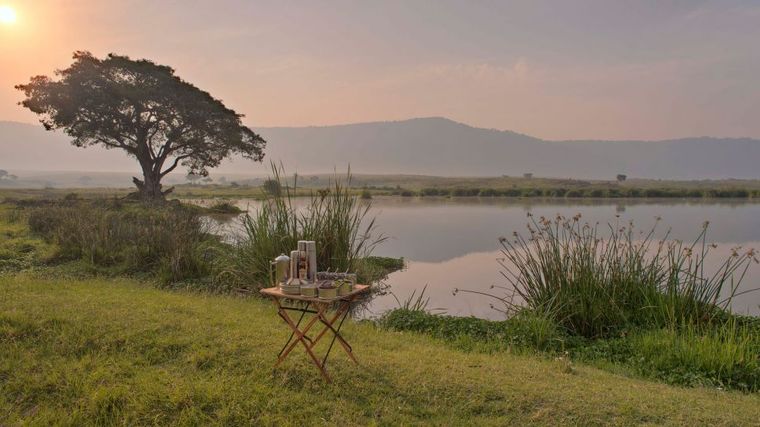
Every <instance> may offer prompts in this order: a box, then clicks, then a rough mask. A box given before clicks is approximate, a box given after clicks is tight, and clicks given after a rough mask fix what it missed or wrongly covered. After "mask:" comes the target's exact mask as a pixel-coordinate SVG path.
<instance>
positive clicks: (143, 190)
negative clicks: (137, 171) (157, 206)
mask: <svg viewBox="0 0 760 427" xmlns="http://www.w3.org/2000/svg"><path fill="white" fill-rule="evenodd" d="M132 182H134V183H135V186H137V190H138V193H139V196H140V199H142V200H144V201H148V202H162V201H164V200H165V199H166V195H167V194H169V193H171V192H172V190H174V187H172V188H169V189H168V190H166V191H162V190H161V188H162V186H161V176H160V174H157V173H153V172H152V171H143V180H142V181H141V180H139V179H137V178H136V177H132Z"/></svg>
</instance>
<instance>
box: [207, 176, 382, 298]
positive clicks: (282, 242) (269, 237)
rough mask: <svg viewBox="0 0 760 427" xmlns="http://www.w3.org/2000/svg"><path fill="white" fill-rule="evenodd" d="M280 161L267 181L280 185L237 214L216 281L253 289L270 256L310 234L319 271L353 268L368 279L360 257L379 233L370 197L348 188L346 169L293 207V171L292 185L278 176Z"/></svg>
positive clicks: (265, 277)
mask: <svg viewBox="0 0 760 427" xmlns="http://www.w3.org/2000/svg"><path fill="white" fill-rule="evenodd" d="M283 175H284V171H283V168H282V166H280V167H277V166H275V165H274V164H273V165H272V177H271V178H269V180H270V181H272V182H276V183H277V184H278V188H280V189H281V191H278V192H271V191H265V192H263V195H264V197H265V199H264V201H263V203H262V205H261V207H260V208H259V209H257V210H256V211H255V212H254V213H253V214H246V215H245V216H244V217H243V220H242V225H243V230H244V233H243V236H242V237H241V238H240V239H239V240H238V241H237V242H236V243H235V244H234V249H233V250H232V251H231V252H230V254H229V256H227V257H226V258H225V259H224V260H223V261H222V265H221V266H220V271H219V274H218V276H217V282H218V283H219V284H220V285H222V286H233V287H236V288H244V289H250V288H254V289H258V288H261V287H264V286H266V285H267V284H268V282H269V268H270V262H271V260H273V259H274V258H275V257H276V256H278V255H279V254H281V253H284V254H286V255H289V254H290V251H291V250H294V249H295V248H296V246H297V243H298V241H299V240H314V241H315V242H316V245H317V265H318V266H319V269H320V270H322V271H325V270H329V271H336V272H345V271H354V272H357V273H359V276H360V277H359V279H360V280H364V281H366V280H368V279H370V278H369V277H368V272H367V271H363V266H364V263H362V262H360V260H362V259H364V258H366V257H368V256H369V255H370V254H371V253H372V250H373V249H374V248H375V246H376V245H378V244H379V243H380V242H382V241H383V240H385V237H384V236H382V235H379V234H376V225H375V218H374V217H371V216H370V215H369V214H370V209H371V202H368V201H363V202H362V201H360V200H359V198H358V197H357V196H355V195H353V194H352V193H351V191H350V182H351V172H350V170H349V171H348V173H347V175H346V177H345V178H344V179H341V178H340V177H337V176H336V177H335V178H334V179H333V180H332V181H331V182H330V185H329V186H328V188H326V189H323V190H319V191H317V192H311V195H310V196H309V197H308V199H306V205H305V206H303V207H300V208H299V207H297V206H296V204H295V202H296V193H297V190H298V177H297V175H296V176H295V178H294V179H293V185H292V186H291V185H288V183H287V182H285V180H284V179H283Z"/></svg>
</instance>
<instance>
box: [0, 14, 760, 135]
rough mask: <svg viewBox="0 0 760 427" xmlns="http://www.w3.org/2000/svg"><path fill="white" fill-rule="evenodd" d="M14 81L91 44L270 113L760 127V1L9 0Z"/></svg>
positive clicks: (4, 115)
mask: <svg viewBox="0 0 760 427" xmlns="http://www.w3.org/2000/svg"><path fill="white" fill-rule="evenodd" d="M0 4H2V5H8V6H10V7H12V8H13V9H15V10H16V12H17V15H18V20H17V22H15V23H13V24H6V25H0V70H2V73H0V120H7V121H18V122H24V123H34V122H35V118H34V116H33V115H32V114H31V113H30V112H28V111H25V110H24V109H22V108H21V107H19V106H18V105H16V102H18V101H19V100H20V99H21V94H20V93H19V92H18V91H16V90H14V89H13V85H15V84H19V83H24V82H26V81H28V79H29V78H30V77H31V76H33V75H38V74H45V75H51V74H52V73H53V71H54V70H55V69H58V68H64V67H66V66H68V65H69V64H70V63H71V54H72V52H73V51H75V50H89V51H92V52H93V53H94V54H96V55H98V56H103V55H105V54H107V53H109V52H115V53H120V54H126V55H130V56H131V57H133V58H148V59H151V60H154V61H156V62H158V63H160V64H166V65H170V66H172V67H174V68H176V69H177V73H178V74H179V75H180V76H181V77H183V78H184V79H186V80H188V81H190V82H191V83H193V84H196V85H197V86H198V87H200V88H201V89H204V90H207V91H209V92H210V93H211V94H212V95H213V96H215V97H218V98H220V99H222V100H224V101H225V103H226V104H227V105H228V106H229V107H231V108H234V109H235V110H237V111H238V112H240V113H243V114H245V115H246V119H245V121H246V123H248V124H250V125H252V126H253V128H254V129H256V128H257V127H268V128H269V127H302V126H330V125H337V124H351V123H364V122H378V121H380V122H383V121H395V120H404V119H409V118H415V117H446V118H449V119H451V120H454V121H457V122H462V123H466V124H468V125H471V126H474V127H479V128H487V129H499V130H510V131H514V132H518V133H521V134H526V135H530V136H534V137H538V138H542V139H548V140H568V139H573V140H577V139H580V140H588V139H594V140H633V139H635V140H661V139H674V138H682V137H689V136H701V135H709V136H718V137H752V138H759V137H760V121H759V120H757V119H756V118H757V117H758V116H760V86H759V85H757V84H756V76H757V75H758V72H759V71H760V44H758V43H757V42H756V40H758V38H759V37H758V36H760V26H758V25H756V23H757V22H758V21H760V3H757V2H752V1H740V0H732V1H724V2H717V1H669V2H635V3H634V2H622V1H580V0H576V1H568V2H549V1H515V2H509V3H491V2H465V1H441V2H436V3H435V4H430V3H426V2H421V1H388V2H382V3H356V2H348V1H334V2H329V3H313V2H288V3H283V2H269V1H262V2H247V1H242V0H226V1H219V2H213V3H211V2H193V3H191V4H190V3H186V2H149V1H147V0H132V1H128V2H100V1H94V0H67V1H52V0H39V1H34V2H29V1H20V0H0Z"/></svg>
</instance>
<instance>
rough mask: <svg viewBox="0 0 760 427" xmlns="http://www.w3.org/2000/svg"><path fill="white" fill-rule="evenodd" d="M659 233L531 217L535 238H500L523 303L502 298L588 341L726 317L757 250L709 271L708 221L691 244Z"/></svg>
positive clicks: (506, 270) (736, 252) (506, 271)
mask: <svg viewBox="0 0 760 427" xmlns="http://www.w3.org/2000/svg"><path fill="white" fill-rule="evenodd" d="M658 221H659V220H658ZM656 228H657V225H655V227H653V228H652V229H651V230H649V231H647V232H639V231H638V230H637V229H636V228H635V227H634V224H633V223H626V224H609V225H608V226H606V227H600V226H599V224H595V225H592V224H588V223H584V222H583V221H581V218H580V215H578V216H575V217H573V218H565V217H563V216H557V217H556V218H554V219H547V218H544V217H542V218H540V219H535V218H533V217H532V216H531V217H530V224H529V225H528V233H527V235H525V234H521V233H517V232H515V233H514V234H513V236H512V238H506V237H502V238H501V239H500V241H501V244H502V247H503V248H502V253H503V255H504V259H503V260H502V261H500V263H501V265H502V267H503V271H502V273H503V275H504V276H505V277H506V278H507V279H508V281H509V282H510V285H511V286H510V287H509V288H511V289H514V293H515V296H516V297H517V298H516V300H517V302H515V300H514V299H513V297H512V296H510V298H499V300H500V301H502V302H503V303H504V304H505V309H506V310H508V311H509V310H516V309H517V310H519V309H521V308H522V307H529V308H530V309H532V310H535V311H540V312H544V313H547V314H549V315H550V316H551V317H552V318H554V319H555V320H556V321H557V322H558V323H559V324H560V325H562V326H563V327H565V328H566V329H567V330H568V331H570V332H571V333H572V334H575V335H580V336H583V337H587V338H595V337H605V336H611V335H615V334H617V333H619V332H620V331H621V330H624V329H626V328H630V327H631V326H635V327H643V328H663V327H677V326H682V325H706V324H710V323H715V321H716V320H718V319H721V318H723V317H722V315H723V314H724V313H726V312H727V311H728V309H729V306H730V304H731V301H732V299H733V298H734V297H735V296H736V294H737V292H738V289H739V285H740V283H741V282H742V279H743V278H744V276H745V274H746V272H747V269H748V268H749V266H750V264H751V263H752V262H757V257H756V253H755V251H754V250H752V249H750V250H742V249H741V248H734V249H733V250H732V254H731V256H729V257H728V258H727V259H726V260H724V261H723V262H722V263H721V264H719V265H718V266H717V268H715V267H714V266H713V267H712V268H707V265H706V261H707V258H708V256H709V254H710V251H711V250H712V249H714V247H715V246H714V245H711V244H708V242H707V228H708V224H707V223H705V224H704V227H703V229H702V231H701V232H700V234H699V236H698V237H697V238H696V239H695V240H694V241H692V242H690V243H685V242H683V241H679V240H669V239H668V237H669V233H668V232H666V233H665V234H664V236H663V237H662V238H661V239H656V238H655V233H656ZM603 230H607V231H606V232H603Z"/></svg>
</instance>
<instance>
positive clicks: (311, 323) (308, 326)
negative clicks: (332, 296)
mask: <svg viewBox="0 0 760 427" xmlns="http://www.w3.org/2000/svg"><path fill="white" fill-rule="evenodd" d="M276 304H277V306H278V308H279V313H280V316H281V317H282V318H283V320H285V322H286V323H287V324H288V326H290V328H291V329H293V333H294V334H295V335H296V340H295V341H293V342H292V343H291V344H290V345H289V346H287V348H286V349H285V351H284V353H283V354H282V355H281V356H279V357H278V359H277V363H275V365H274V367H275V368H276V367H277V366H279V365H280V363H282V361H283V360H285V358H286V357H287V356H288V354H290V352H291V351H292V350H293V349H294V348H295V346H296V345H298V343H299V342H300V343H301V344H303V347H304V348H305V349H306V353H308V354H309V357H311V360H312V361H313V362H314V364H315V365H317V368H319V371H320V372H321V373H322V376H323V377H324V379H325V380H326V381H327V382H331V380H330V376H329V375H327V371H326V370H325V368H324V366H323V365H322V363H321V362H320V361H319V359H318V358H317V356H316V355H315V354H314V352H313V351H312V350H311V347H310V346H309V345H308V344H307V343H306V341H305V340H304V336H305V335H306V333H307V332H308V331H309V329H311V327H312V326H314V324H315V323H316V322H317V320H319V318H320V317H321V316H323V315H324V314H323V312H324V310H325V308H324V307H321V306H320V307H319V308H318V311H317V315H316V316H314V317H313V318H311V320H310V321H309V322H308V323H307V324H306V326H305V327H304V328H303V329H302V330H299V329H298V327H297V326H296V325H295V323H293V320H291V319H290V316H288V314H287V312H286V311H285V310H283V309H282V307H281V306H280V304H279V302H276Z"/></svg>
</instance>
